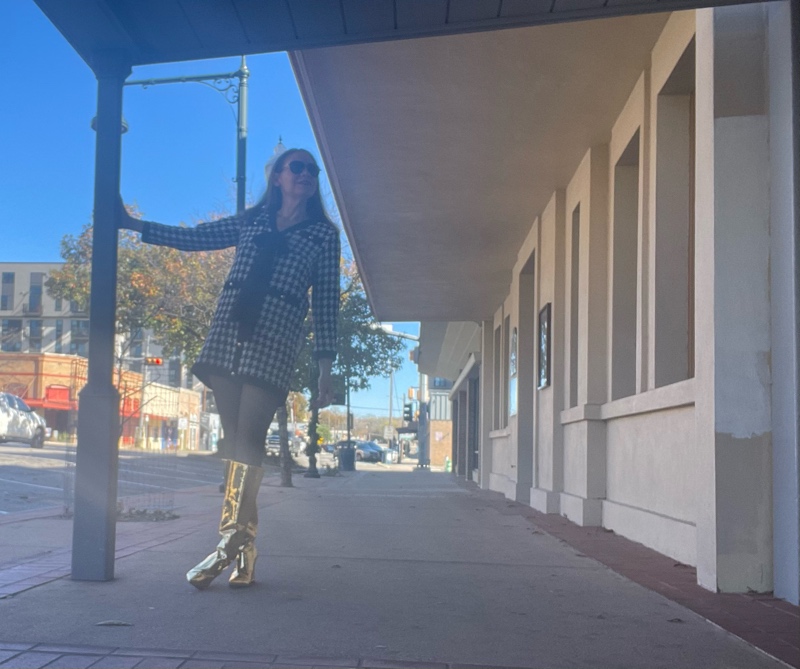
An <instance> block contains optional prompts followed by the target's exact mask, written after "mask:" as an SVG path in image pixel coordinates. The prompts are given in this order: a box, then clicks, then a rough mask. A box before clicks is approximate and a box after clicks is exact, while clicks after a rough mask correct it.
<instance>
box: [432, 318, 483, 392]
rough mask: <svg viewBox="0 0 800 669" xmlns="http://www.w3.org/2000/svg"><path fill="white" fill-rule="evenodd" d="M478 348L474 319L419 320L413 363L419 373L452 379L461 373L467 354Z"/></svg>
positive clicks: (477, 330) (479, 339)
mask: <svg viewBox="0 0 800 669" xmlns="http://www.w3.org/2000/svg"><path fill="white" fill-rule="evenodd" d="M480 350H481V327H480V325H478V324H477V323H471V322H454V323H443V322H438V323H433V322H424V323H421V324H420V329H419V357H418V358H417V364H418V365H419V371H420V372H422V373H423V374H427V375H428V376H439V377H441V378H444V379H449V380H451V381H452V380H453V379H455V378H457V377H458V375H459V374H461V372H462V371H463V369H464V365H465V364H466V362H467V359H468V358H469V356H470V354H472V353H478V352H480Z"/></svg>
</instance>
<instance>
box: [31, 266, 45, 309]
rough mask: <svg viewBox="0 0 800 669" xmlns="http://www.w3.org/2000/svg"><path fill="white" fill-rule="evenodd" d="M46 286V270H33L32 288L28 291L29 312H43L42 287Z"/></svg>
mask: <svg viewBox="0 0 800 669" xmlns="http://www.w3.org/2000/svg"><path fill="white" fill-rule="evenodd" d="M43 287H44V272H31V289H30V292H29V293H28V312H29V313H32V314H39V313H41V312H42V288H43Z"/></svg>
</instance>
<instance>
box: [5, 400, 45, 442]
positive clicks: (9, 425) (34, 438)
mask: <svg viewBox="0 0 800 669" xmlns="http://www.w3.org/2000/svg"><path fill="white" fill-rule="evenodd" d="M46 431H47V423H45V420H44V418H42V417H41V416H40V415H39V414H37V413H36V412H35V411H34V410H33V409H31V408H30V407H29V406H28V405H27V404H25V402H24V401H23V400H22V399H21V398H19V397H17V396H16V395H12V394H11V393H0V443H2V442H5V441H21V442H23V443H26V444H30V446H31V448H42V447H43V446H44V437H45V433H46Z"/></svg>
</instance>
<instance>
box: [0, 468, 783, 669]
mask: <svg viewBox="0 0 800 669" xmlns="http://www.w3.org/2000/svg"><path fill="white" fill-rule="evenodd" d="M399 469H407V471H398V470H399ZM294 480H295V485H296V487H295V488H292V489H284V488H280V487H278V486H277V481H276V480H275V479H274V478H269V479H268V480H267V481H265V484H264V485H263V486H262V490H261V496H260V499H259V512H260V515H261V519H262V524H261V532H260V536H259V540H258V546H259V550H260V557H259V563H258V569H257V576H258V578H259V582H258V584H256V585H255V586H254V587H253V588H251V589H248V590H245V591H234V590H231V589H229V588H228V587H227V584H226V576H227V575H225V576H224V577H220V578H219V579H218V580H217V581H216V582H215V583H214V585H212V587H211V588H210V589H209V590H207V591H205V592H198V591H196V590H194V589H193V588H191V587H190V586H189V585H188V584H187V583H186V581H185V579H184V573H185V571H186V569H187V568H188V567H191V566H192V565H193V564H194V563H195V562H197V561H198V560H199V559H200V558H202V557H204V556H205V555H206V554H207V553H208V552H209V551H210V550H211V549H212V548H213V547H214V545H215V543H216V540H217V539H216V533H215V529H216V523H217V520H218V513H219V504H220V498H221V496H220V495H219V493H218V492H217V491H216V490H215V489H214V488H213V487H211V486H209V487H207V488H202V489H195V490H193V491H191V492H184V493H181V494H179V495H176V499H177V500H178V503H179V505H180V508H179V509H178V513H179V514H180V515H181V517H180V518H179V519H178V520H172V521H165V522H160V523H121V524H120V525H119V532H118V536H119V541H118V547H119V549H120V550H119V552H118V557H119V559H118V561H117V566H116V572H117V579H116V580H115V581H113V582H109V583H86V582H74V581H71V580H69V578H68V577H59V570H61V572H63V573H66V571H65V570H66V569H67V568H68V560H67V557H68V551H67V552H65V553H63V554H61V555H59V550H63V549H55V548H52V547H51V549H50V550H49V552H44V553H43V554H41V555H39V556H38V557H36V556H33V557H32V556H31V554H28V557H26V558H25V559H19V555H20V554H22V553H20V552H19V550H18V548H19V543H20V542H23V543H24V542H26V541H27V544H26V545H28V546H29V547H30V546H33V545H35V544H36V542H37V541H38V542H39V543H40V544H41V545H42V546H44V545H45V544H47V543H48V542H47V540H46V538H45V536H44V533H47V534H49V533H51V532H54V530H53V523H62V524H63V525H64V526H67V527H68V525H69V521H66V520H60V519H54V518H49V519H47V518H39V519H28V520H25V521H24V522H19V523H16V524H14V523H8V522H6V523H4V525H3V526H0V546H8V544H7V543H6V542H7V541H8V540H9V537H10V536H11V530H10V528H11V527H12V526H14V527H15V528H16V529H15V530H14V532H15V533H16V537H17V539H16V541H17V544H18V545H17V547H16V548H15V547H14V546H11V547H10V549H9V550H11V551H12V552H13V551H15V550H16V551H17V556H16V558H15V557H9V555H10V553H6V548H0V596H2V594H3V592H5V593H6V595H7V596H6V598H5V599H2V600H0V667H40V666H51V667H67V666H71V667H88V666H93V667H123V666H124V667H133V666H138V667H146V666H155V667H166V666H170V667H184V668H191V667H223V666H231V667H233V666H239V667H244V666H249V667H258V666H295V667H298V666H328V667H330V666H353V667H356V666H361V667H404V666H426V667H430V666H440V667H445V666H452V667H455V666H460V665H477V666H484V667H500V666H504V667H643V668H644V667H675V668H677V667H698V666H703V667H742V668H744V667H747V668H759V667H764V668H766V667H781V666H786V665H784V664H783V663H781V662H779V661H777V660H775V659H773V658H771V657H769V656H767V655H766V654H764V653H763V652H761V651H760V650H758V649H756V648H754V647H753V646H751V645H749V644H747V643H745V642H744V641H742V640H741V639H739V638H737V637H736V636H734V635H733V634H731V633H729V632H727V631H725V630H723V629H721V628H720V627H718V626H716V625H714V624H712V623H710V622H708V621H706V620H705V619H704V618H703V617H701V616H699V615H697V614H696V613H693V612H692V611H691V610H689V609H688V608H685V607H684V606H681V605H680V604H677V603H675V602H674V601H671V600H670V599H667V598H666V597H664V596H662V595H661V594H658V593H657V592H654V591H652V590H650V589H647V588H645V587H642V586H641V585H639V584H637V583H635V582H633V581H632V580H629V579H627V578H624V577H623V576H621V575H619V574H618V573H615V572H614V571H611V570H610V569H608V568H607V567H606V566H604V565H603V564H601V563H600V562H598V561H596V560H594V559H591V557H587V554H586V551H584V552H579V551H578V550H576V549H575V548H573V547H571V546H569V545H567V544H566V543H564V542H563V541H561V540H559V539H558V538H556V536H553V535H552V534H548V533H547V532H545V531H543V529H542V528H543V527H544V525H545V523H544V522H542V523H539V524H537V519H536V517H535V514H531V513H530V510H527V511H526V510H525V507H521V505H516V504H513V503H511V502H507V501H506V500H505V499H503V498H502V497H501V496H499V495H496V494H494V493H487V492H485V491H480V490H477V489H474V488H471V487H468V486H465V485H464V484H460V483H458V482H457V481H456V480H455V479H454V478H453V477H452V476H451V475H449V474H443V473H435V472H421V471H413V470H412V469H411V468H410V467H408V468H397V467H393V468H391V469H389V468H386V467H377V466H376V467H371V468H369V470H367V468H366V467H365V468H363V469H361V470H360V471H357V472H353V473H348V474H345V475H340V476H336V477H323V478H321V479H318V480H312V479H305V478H302V477H299V476H296V477H295V479H294ZM553 522H555V521H553ZM550 530H551V531H552V532H554V533H556V534H557V533H558V531H559V530H558V527H557V526H556V525H553V526H552V527H551V528H550ZM62 532H63V530H62ZM64 534H68V533H67V532H64ZM37 535H38V536H37ZM611 536H612V537H613V535H611ZM621 541H624V540H621ZM51 543H52V542H51ZM65 548H66V547H65ZM23 552H24V551H23ZM3 564H5V568H3ZM37 564H39V565H42V564H43V565H44V566H46V567H51V568H50V569H49V570H48V571H46V572H41V573H40V574H39V577H38V579H37V577H35V576H29V577H27V578H26V579H23V580H24V581H27V583H26V588H27V589H26V588H20V587H17V588H16V590H13V592H15V593H16V594H12V589H13V587H12V586H13V583H17V584H19V583H21V582H22V581H20V580H19V579H17V580H16V581H11V580H10V578H11V576H9V574H11V572H12V570H14V569H20V568H24V569H26V570H27V571H28V573H29V574H32V573H33V572H34V571H35V570H36V569H37V566H36V565H37ZM16 575H17V576H19V573H17V574H16ZM52 579H56V580H52ZM37 580H38V582H37ZM4 583H5V585H4ZM3 588H5V590H3ZM709 596H710V597H716V596H714V595H709ZM787 610H788V609H787ZM789 613H790V614H791V611H790V610H789ZM98 623H106V624H104V625H98ZM65 644H66V645H65ZM409 662H411V663H415V662H416V663H422V664H419V665H414V664H407V663H409Z"/></svg>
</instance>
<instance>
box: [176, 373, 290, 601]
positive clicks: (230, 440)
mask: <svg viewBox="0 0 800 669" xmlns="http://www.w3.org/2000/svg"><path fill="white" fill-rule="evenodd" d="M212 384H215V385H213V386H212V387H213V388H214V391H215V399H216V401H217V407H218V408H219V410H220V419H221V420H222V421H223V428H225V430H226V433H225V441H226V452H225V453H224V454H223V457H225V458H226V460H228V467H227V473H226V481H225V499H224V500H223V505H222V517H221V519H220V525H219V532H220V535H221V537H222V539H221V540H220V542H219V544H217V549H216V550H215V551H214V552H213V553H211V555H209V556H208V557H207V558H206V559H205V560H203V561H202V562H200V563H199V564H198V565H196V566H195V567H193V568H192V569H190V570H189V572H188V573H187V574H186V578H187V580H188V581H189V583H191V584H192V585H193V586H195V587H196V588H198V589H201V590H202V589H204V588H206V587H208V586H209V585H210V584H211V582H212V581H213V580H214V578H216V577H217V576H218V575H219V574H220V573H221V572H222V571H223V570H224V569H225V568H226V567H227V566H228V565H229V564H230V563H231V562H233V561H236V569H235V570H234V573H233V575H232V576H231V585H233V586H236V587H246V586H248V585H250V584H251V583H252V582H253V579H254V576H253V569H254V567H255V561H256V549H255V537H256V533H257V530H258V507H257V503H256V502H257V500H256V498H257V495H258V489H259V487H260V485H261V479H262V477H263V475H264V470H263V469H262V467H261V463H262V461H263V459H264V441H265V439H266V435H267V430H268V429H269V424H270V423H271V422H272V416H273V415H274V413H275V410H276V408H277V405H278V404H279V403H280V402H281V401H282V399H283V398H282V397H279V396H278V395H277V394H276V393H271V392H269V391H266V390H264V389H262V388H259V387H257V386H252V385H248V384H245V385H241V386H240V385H239V384H233V383H231V382H230V381H229V380H227V379H223V378H213V379H212ZM226 423H227V426H226ZM229 431H230V432H229Z"/></svg>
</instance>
